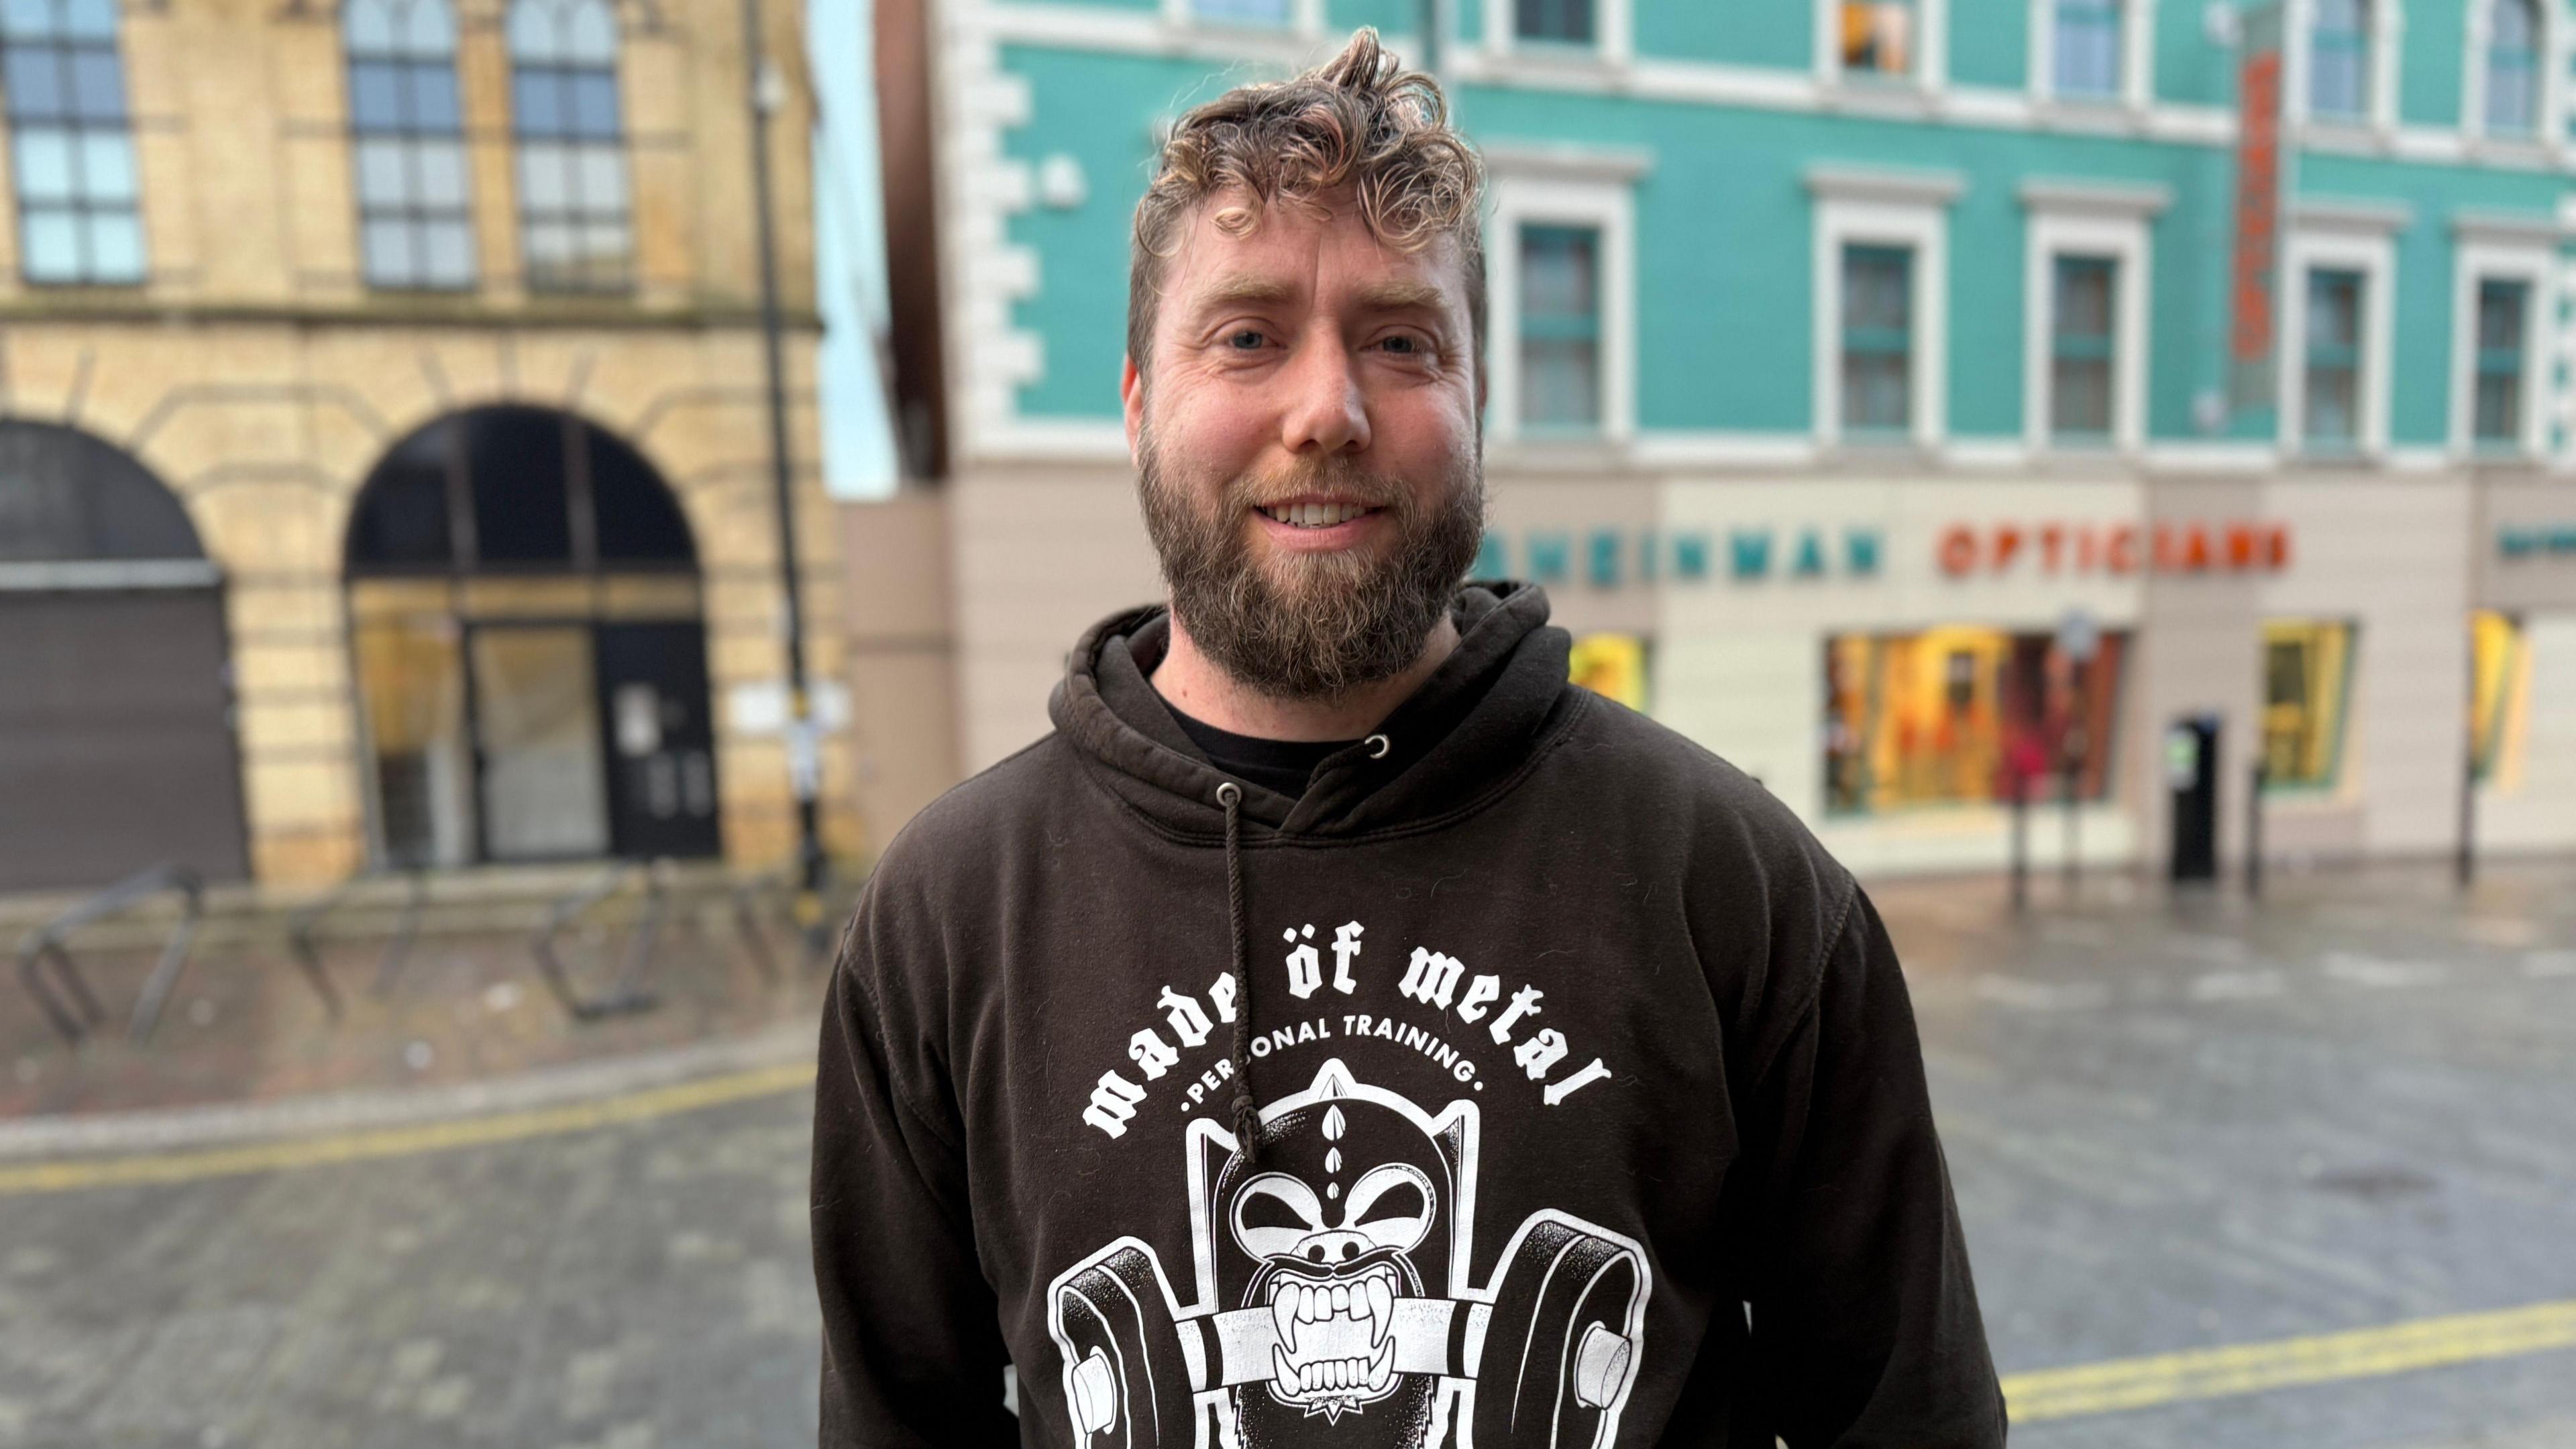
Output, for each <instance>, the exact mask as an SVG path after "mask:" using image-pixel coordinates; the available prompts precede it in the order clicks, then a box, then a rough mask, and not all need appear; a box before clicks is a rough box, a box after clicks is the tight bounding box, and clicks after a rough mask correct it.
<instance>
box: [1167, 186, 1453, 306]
mask: <svg viewBox="0 0 2576 1449" xmlns="http://www.w3.org/2000/svg"><path fill="white" fill-rule="evenodd" d="M1230 214H1231V215H1234V216H1240V217H1242V218H1244V219H1245V221H1247V222H1248V224H1238V225H1233V226H1229V225H1227V224H1226V218H1228V217H1229V215H1230ZM1173 262H1174V265H1173V267H1172V271H1171V275H1170V277H1169V279H1168V283H1167V285H1168V286H1169V289H1170V291H1171V292H1172V293H1173V294H1175V297H1176V300H1179V301H1181V302H1183V303H1185V304H1186V305H1189V306H1192V307H1196V308H1205V307H1212V306H1228V305H1240V304H1264V303H1269V304H1277V303H1285V302H1297V301H1302V300H1310V294H1311V293H1313V292H1314V291H1315V290H1317V289H1318V288H1319V287H1321V288H1324V289H1327V290H1330V291H1332V292H1333V293H1335V294H1336V295H1337V296H1338V297H1340V298H1341V299H1342V300H1345V301H1348V302H1351V303H1354V304H1356V305H1358V306H1361V307H1365V308H1371V309H1379V310H1395V309H1402V308H1430V309H1435V310H1437V309H1442V308H1446V307H1449V306H1452V305H1459V304H1463V303H1464V302H1465V300H1466V298H1465V276H1464V273H1463V269H1462V268H1461V267H1460V266H1459V259H1458V244H1457V241H1456V239H1455V238H1453V237H1447V236H1442V237H1437V238H1434V239H1433V240H1432V242H1431V243H1430V244H1429V245H1427V246H1422V247H1417V248H1414V249H1411V250H1406V249H1403V248H1399V247H1394V246H1389V245H1387V244H1386V243H1385V242H1384V241H1382V240H1380V239H1379V238H1378V237H1377V235H1376V234H1375V233H1374V232H1372V231H1371V230H1370V229H1369V226H1368V223H1367V222H1366V221H1365V220H1363V219H1362V217H1361V215H1360V213H1359V210H1358V208H1357V206H1356V205H1355V204H1354V203H1352V202H1351V201H1350V200H1349V199H1348V198H1347V197H1343V198H1335V199H1334V200H1331V201H1326V202H1322V203H1304V202H1285V201H1283V202H1274V203H1272V204H1270V205H1268V206H1262V205H1260V204H1259V203H1257V202H1253V201H1250V200H1247V199H1244V198H1241V197H1239V196H1232V195H1226V194H1222V193H1221V194H1219V195H1218V196H1215V197H1211V198H1210V199H1209V200H1208V202H1207V204H1206V205H1204V206H1202V207H1201V208H1200V211H1199V214H1198V215H1197V216H1196V217H1195V218H1193V220H1192V224H1191V225H1190V226H1189V227H1188V228H1187V229H1186V230H1185V232H1184V233H1183V240H1182V245H1181V249H1180V253H1179V255H1177V256H1175V257H1174V258H1173Z"/></svg>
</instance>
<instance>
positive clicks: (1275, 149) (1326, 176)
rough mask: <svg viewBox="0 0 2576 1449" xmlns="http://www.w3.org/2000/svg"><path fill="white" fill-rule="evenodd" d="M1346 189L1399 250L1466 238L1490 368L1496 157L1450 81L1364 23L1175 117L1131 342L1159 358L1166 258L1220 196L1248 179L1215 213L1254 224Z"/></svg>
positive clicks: (1131, 293) (1149, 221) (1135, 293)
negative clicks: (1449, 92) (1295, 64)
mask: <svg viewBox="0 0 2576 1449" xmlns="http://www.w3.org/2000/svg"><path fill="white" fill-rule="evenodd" d="M1345 189H1347V190H1348V191H1350V192H1351V194H1352V195H1353V197H1354V198H1355V199H1356V204H1357V207H1358V211H1359V215H1360V220H1361V221H1362V222H1363V223H1364V224H1366V226H1367V227H1368V229H1369V233H1370V235H1372V236H1374V237H1376V238H1377V239H1378V241H1379V242H1381V243H1383V244H1384V245H1386V246H1389V247H1393V248H1395V249H1396V250H1398V251H1407V252H1410V251H1419V250H1421V249H1422V248H1424V247H1427V246H1431V245H1433V244H1435V243H1437V242H1438V241H1439V240H1440V239H1441V238H1442V237H1448V238H1450V239H1452V240H1454V241H1455V242H1456V243H1457V245H1458V256H1459V260H1460V262H1461V264H1462V265H1463V267H1464V269H1465V274H1466V287H1467V309H1468V314H1469V319H1470V321H1471V322H1472V323H1473V327H1474V338H1475V355H1476V357H1477V360H1478V365H1479V368H1480V369H1481V366H1482V362H1483V358H1484V351H1485V248H1484V239H1483V235H1482V233H1481V232H1480V230H1479V227H1478V215H1477V207H1478V204H1479V203H1480V202H1481V201H1482V199H1483V196H1484V189H1485V168H1484V164H1483V163H1482V162H1481V161H1479V160H1478V159H1477V157H1476V153H1475V151H1474V150H1473V149H1472V148H1470V147H1469V146H1468V144H1467V141H1466V138H1465V137H1463V136H1460V135H1459V134H1458V133H1457V132H1456V131H1455V130H1452V129H1451V128H1450V125H1449V101H1448V98H1447V97H1446V96H1444V95H1442V94H1441V91H1440V84H1439V82H1437V81H1435V80H1433V79H1432V78H1431V77H1429V76H1427V75H1424V74H1423V73H1422V72H1420V71H1414V70H1406V69H1405V68H1404V65H1403V62H1401V61H1399V60H1397V59H1396V57H1395V56H1394V55H1392V54H1390V53H1389V52H1388V51H1387V49H1386V47H1385V46H1383V45H1381V44H1379V42H1378V38H1377V32H1376V31H1375V30H1373V29H1366V28H1363V29H1362V30H1360V31H1359V32H1358V33H1357V34H1354V35H1353V36H1352V37H1351V41H1350V44H1348V45H1346V46H1344V47H1343V48H1342V53H1341V54H1339V55H1337V56H1334V57H1333V58H1332V59H1331V60H1329V61H1326V62H1325V63H1324V64H1322V65H1320V66H1317V67H1316V68H1314V69H1313V70H1310V71H1307V72H1306V73H1305V74H1303V75H1299V76H1295V77H1293V78H1291V79H1288V80H1284V81H1272V82H1264V83H1260V84H1255V85H1243V86H1237V87H1235V88H1234V89H1233V90H1230V91H1227V92H1226V93H1225V94H1224V95H1221V96H1219V97H1217V98H1216V99H1215V100H1213V101H1210V102H1208V103H1207V104H1206V105H1203V106H1200V107H1198V108H1197V109H1196V110H1193V111H1191V112H1190V113H1189V114H1188V115H1185V116H1183V117H1181V119H1180V120H1179V121H1178V122H1177V123H1176V124H1174V125H1173V127H1172V133H1171V136H1170V138H1169V139H1167V140H1166V141H1165V142H1164V143H1163V150H1162V155H1161V157H1160V158H1159V160H1158V162H1157V164H1156V166H1155V170H1154V182H1153V184H1152V185H1151V186H1149V187H1147V188H1146V190H1145V198H1144V200H1142V201H1139V202H1138V203H1137V204H1136V229H1135V242H1134V247H1133V249H1132V253H1131V256H1130V261H1129V264H1128V272H1127V355H1128V357H1130V358H1131V359H1133V360H1134V361H1135V364H1136V370H1137V371H1138V372H1147V371H1150V370H1151V369H1150V367H1149V365H1148V364H1149V361H1150V359H1151V358H1152V356H1153V342H1154V320H1155V314H1156V311H1157V308H1158V306H1159V304H1160V303H1161V301H1162V296H1161V282H1162V272H1163V264H1164V262H1165V261H1167V260H1168V259H1169V258H1170V257H1171V255H1172V253H1173V252H1175V251H1176V250H1178V249H1179V246H1180V234H1181V231H1182V228H1183V227H1184V226H1185V225H1186V224H1187V223H1188V221H1189V220H1190V218H1191V217H1192V216H1193V215H1195V214H1196V213H1197V211H1198V209H1199V208H1200V207H1201V206H1202V205H1204V204H1206V202H1207V201H1208V199H1209V198H1210V197H1212V196H1216V195H1218V194H1219V193H1241V194H1242V195H1243V196H1244V197H1246V198H1248V201H1232V202H1229V203H1228V204H1227V205H1226V206H1225V208H1224V209H1223V210H1221V211H1219V212H1218V213H1217V214H1216V215H1215V217H1214V218H1213V220H1214V221H1215V223H1216V225H1217V226H1218V228H1219V229H1221V230H1223V231H1225V232H1227V233H1229V234H1232V235H1241V234H1243V233H1245V232H1248V231H1250V230H1252V229H1253V228H1254V227H1256V226H1258V225H1259V224H1260V222H1261V213H1262V212H1263V211H1264V210H1266V209H1267V208H1269V207H1271V206H1274V205H1281V204H1285V205H1290V206H1305V207H1310V208H1312V207H1320V206H1321V205H1322V198H1324V197H1327V196H1331V195H1334V194H1336V193H1338V192H1341V191H1343V190H1345Z"/></svg>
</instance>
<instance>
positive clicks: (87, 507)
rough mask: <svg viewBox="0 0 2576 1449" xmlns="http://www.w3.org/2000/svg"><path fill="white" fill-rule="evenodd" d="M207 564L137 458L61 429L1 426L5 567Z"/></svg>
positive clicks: (174, 503) (0, 528)
mask: <svg viewBox="0 0 2576 1449" xmlns="http://www.w3.org/2000/svg"><path fill="white" fill-rule="evenodd" d="M205 556H206V551H205V549H204V548H203V547H201V546H200V545H199V544H198V542H197V530H196V528H195V526H194V525H192V524H190V523H189V522H188V514H187V510H186V509H184V508H181V507H180V506H179V500H178V499H177V498H176V497H175V496H173V495H172V494H171V492H170V490H169V489H167V488H164V487H162V486H161V480H160V479H158V478H155V477H153V476H152V474H151V473H150V472H149V471H148V470H146V469H145V468H144V466H143V465H142V464H141V463H139V462H136V461H135V460H134V458H133V456H132V455H131V454H129V453H126V452H125V451H124V450H122V449H119V448H115V447H111V446H109V445H108V444H106V443H103V442H100V441H99V440H98V439H96V438H93V437H91V436H90V435H89V434H87V433H84V432H79V431H77V430H75V429H72V428H66V427H63V426H61V425H60V424H57V423H37V422H27V421H23V420H20V419H17V418H5V419H0V564H19V563H69V562H78V561H99V562H105V561H115V562H120V563H124V562H140V561H157V562H169V561H173V560H179V559H203V558H204V557H205ZM211 576H212V574H211V570H208V577H209V578H211Z"/></svg>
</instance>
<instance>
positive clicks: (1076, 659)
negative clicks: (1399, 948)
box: [1047, 583, 1588, 840]
mask: <svg viewBox="0 0 2576 1449" xmlns="http://www.w3.org/2000/svg"><path fill="white" fill-rule="evenodd" d="M1450 617H1451V619H1453V620H1454V621H1455V622H1456V624H1457V626H1458V647H1457V649H1456V650H1455V651H1453V652H1452V653H1451V654H1450V656H1449V657H1448V658H1447V659H1445V660H1443V661H1442V662H1441V664H1440V667H1439V668H1438V669H1436V670H1434V671H1433V672H1432V674H1431V677H1430V678H1429V679H1427V680H1425V681H1423V683H1422V686H1421V687H1420V688H1419V689H1416V690H1415V691H1414V692H1413V694H1412V695H1411V696H1410V697H1409V698H1407V699H1406V700H1405V701H1404V703H1402V704H1400V705H1398V706H1397V707H1396V708H1395V710H1394V712H1393V713H1391V714H1389V715H1388V716H1387V717H1386V718H1385V719H1384V720H1382V721H1380V722H1379V724H1378V725H1377V728H1376V729H1375V731H1373V732H1372V734H1371V735H1370V737H1369V739H1368V740H1366V741H1363V742H1362V743H1360V744H1358V745H1354V746H1352V747H1351V748H1350V749H1347V750H1344V751H1341V752H1340V753H1338V754H1334V755H1330V756H1327V757H1326V758H1325V759H1324V761H1323V763H1322V764H1320V765H1318V766H1317V767H1316V769H1315V775H1314V783H1313V784H1312V785H1310V786H1309V787H1308V788H1307V790H1306V793H1305V794H1304V795H1303V796H1302V797H1300V798H1297V799H1293V800H1292V799H1290V798H1289V797H1287V796H1285V795H1281V794H1279V793H1277V792H1275V791H1272V790H1267V789H1264V788H1262V787H1260V786H1258V785H1254V784H1251V783H1249V782H1243V781H1237V782H1235V783H1236V784H1237V785H1238V787H1239V788H1240V789H1241V790H1242V797H1241V802H1240V806H1239V809H1240V813H1241V817H1242V824H1243V826H1244V827H1245V832H1246V834H1247V835H1249V836H1254V837H1258V836H1261V835H1265V834H1267V835H1278V836H1304V837H1313V838H1317V839H1333V838H1348V837H1352V836H1358V835H1365V834H1368V833H1371V832H1374V831H1380V830H1386V829H1391V828H1396V827H1400V826H1407V825H1418V824H1421V823H1423V822H1426V821H1430V820H1435V819H1438V818H1440V817H1442V816H1446V815H1449V814H1452V813H1455V812H1458V811H1460V810H1463V809H1466V808H1469V807H1471V806H1474V805H1476V804H1478V803H1479V802H1481V801H1483V800H1485V799H1487V798H1488V797H1490V796H1492V795H1493V794H1495V793H1497V792H1499V791H1501V790H1502V789H1504V788H1506V787H1508V786H1509V784H1510V783H1511V782H1512V781H1513V780H1514V779H1515V778H1516V777H1517V775H1518V773H1519V768H1520V766H1522V765H1523V764H1524V763H1526V762H1527V761H1528V760H1529V759H1530V758H1531V757H1532V755H1533V753H1534V751H1535V748H1536V746H1537V745H1538V744H1539V743H1540V741H1542V740H1543V739H1545V738H1546V737H1547V736H1548V735H1550V734H1551V733H1553V732H1554V731H1555V730H1557V729H1561V728H1564V727H1565V726H1567V725H1568V724H1570V723H1571V722H1572V720H1573V719H1574V717H1575V715H1576V714H1577V713H1578V712H1579V711H1580V710H1581V709H1582V708H1583V704H1584V701H1585V699H1586V698H1587V697H1588V696H1586V695H1585V694H1584V692H1583V691H1581V690H1579V689H1576V688H1575V687H1574V686H1573V685H1572V684H1570V683H1569V682H1568V681H1567V678H1566V656H1567V653H1568V651H1569V650H1570V649H1571V647H1572V643H1573V641H1572V638H1571V637H1570V636H1569V635H1568V634H1567V633H1566V631H1565V630H1563V629H1560V628H1557V627H1555V626H1554V625H1551V624H1549V623H1548V622H1547V595H1546V593H1544V592H1543V591H1541V590H1540V589H1539V588H1538V587H1537V586H1535V585H1532V584H1522V583H1478V584H1469V585H1467V586H1465V587H1464V588H1462V589H1460V590H1459V592H1458V596H1457V598H1456V600H1455V601H1454V602H1453V603H1452V604H1451V605H1450ZM1170 642H1171V617H1170V613H1169V611H1168V610H1167V609H1166V608H1165V607H1164V606H1163V605H1161V604H1152V605H1147V606H1145V607H1142V608H1136V609H1129V610H1126V611H1124V612H1122V613H1118V614H1114V615H1112V616H1110V617H1109V618H1107V619H1104V620H1102V621H1101V622H1100V623H1098V624H1096V625H1094V626H1092V628H1091V629H1090V630H1089V631H1088V632H1086V633H1085V634H1084V635H1083V636H1082V641H1081V642H1080V643H1079V644H1077V645H1075V646H1074V650H1073V653H1072V655H1071V657H1070V658H1069V659H1068V660H1067V668H1066V671H1065V677H1064V680H1063V681H1062V682H1061V683H1060V684H1058V685H1057V686H1056V688H1055V691H1054V693H1053V694H1052V695H1051V696H1050V697H1049V698H1048V700H1047V713H1048V715H1049V716H1050V718H1052V719H1053V720H1054V722H1055V727H1056V729H1057V730H1059V731H1060V732H1062V734H1063V735H1064V737H1065V738H1066V739H1067V740H1069V741H1070V742H1071V743H1072V744H1073V745H1074V747H1075V750H1076V752H1077V753H1078V754H1079V756H1080V757H1081V759H1082V761H1083V764H1084V766H1085V767H1086V768H1087V769H1089V770H1090V771H1091V772H1092V773H1093V775H1094V776H1095V778H1097V779H1098V780H1099V781H1100V782H1101V783H1102V784H1103V785H1104V786H1105V787H1106V788H1108V789H1109V790H1110V792H1111V793H1113V794H1115V795H1117V796H1118V797H1119V798H1120V799H1122V800H1124V801H1125V802H1126V803H1128V804H1129V805H1131V806H1133V807H1134V808H1135V809H1136V810H1138V811H1139V812H1140V813H1142V814H1143V815H1145V816H1146V817H1147V818H1148V819H1149V820H1150V821H1152V822H1153V823H1154V824H1156V825H1157V826H1158V827H1160V828H1162V829H1164V830H1166V831H1168V832H1172V833H1175V834H1181V835H1189V836H1204V837H1207V838H1209V839H1211V840H1213V839H1216V838H1220V837H1221V836H1222V835H1223V833H1224V829H1225V819H1224V809H1223V807H1222V805H1221V804H1220V802H1219V798H1218V790H1217V787H1218V786H1220V785H1222V784H1225V783H1226V782H1227V781H1229V780H1231V779H1232V778H1233V777H1232V776H1229V775H1226V774H1224V773H1223V772H1221V771H1219V770H1218V769H1217V768H1216V766H1214V765H1213V764H1210V763H1209V762H1208V758H1207V756H1206V755H1205V754H1204V753H1202V752H1201V751H1200V750H1199V748H1198V747H1197V746H1196V745H1195V744H1193V743H1192V742H1191V741H1190V738H1189V736H1188V735H1186V734H1184V733H1182V731H1181V728H1180V726H1179V725H1178V724H1177V723H1175V722H1174V720H1173V719H1172V714H1171V711H1170V709H1169V708H1168V707H1166V706H1165V705H1164V703H1163V700H1162V696H1161V695H1159V694H1157V693H1156V692H1155V690H1154V686H1153V684H1152V683H1151V682H1150V681H1149V680H1148V679H1147V677H1146V676H1148V675H1149V674H1151V673H1152V672H1153V670H1154V668H1155V666H1156V665H1159V664H1160V663H1162V660H1163V652H1164V650H1165V649H1166V648H1167V647H1168V646H1169V645H1170ZM1381 737H1382V738H1383V740H1384V747H1383V750H1382V751H1381V749H1380V746H1379V743H1378V742H1379V740H1380V739H1381Z"/></svg>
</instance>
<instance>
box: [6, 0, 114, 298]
mask: <svg viewBox="0 0 2576 1449" xmlns="http://www.w3.org/2000/svg"><path fill="white" fill-rule="evenodd" d="M0 83H5V84H6V85H7V87H8V92H9V97H8V116H9V161H10V172H11V174H12V175H13V176H15V177H16V179H17V186H18V265H19V267H20V269H21V270H22V271H23V272H24V273H25V274H26V278H27V280H28V281H30V282H36V283H56V284H74V285H84V284H85V285H91V286H97V285H119V284H127V283H133V282H140V281H142V280H143V265H144V257H143V221H142V216H141V214H140V212H139V211H138V210H137V195H138V193H137V190H136V187H135V181H134V138H133V135H132V134H131V132H130V131H129V129H128V127H127V125H126V109H125V63H124V61H123V60H121V59H120V58H119V57H118V55H117V53H116V0H10V3H8V4H6V5H0Z"/></svg>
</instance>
